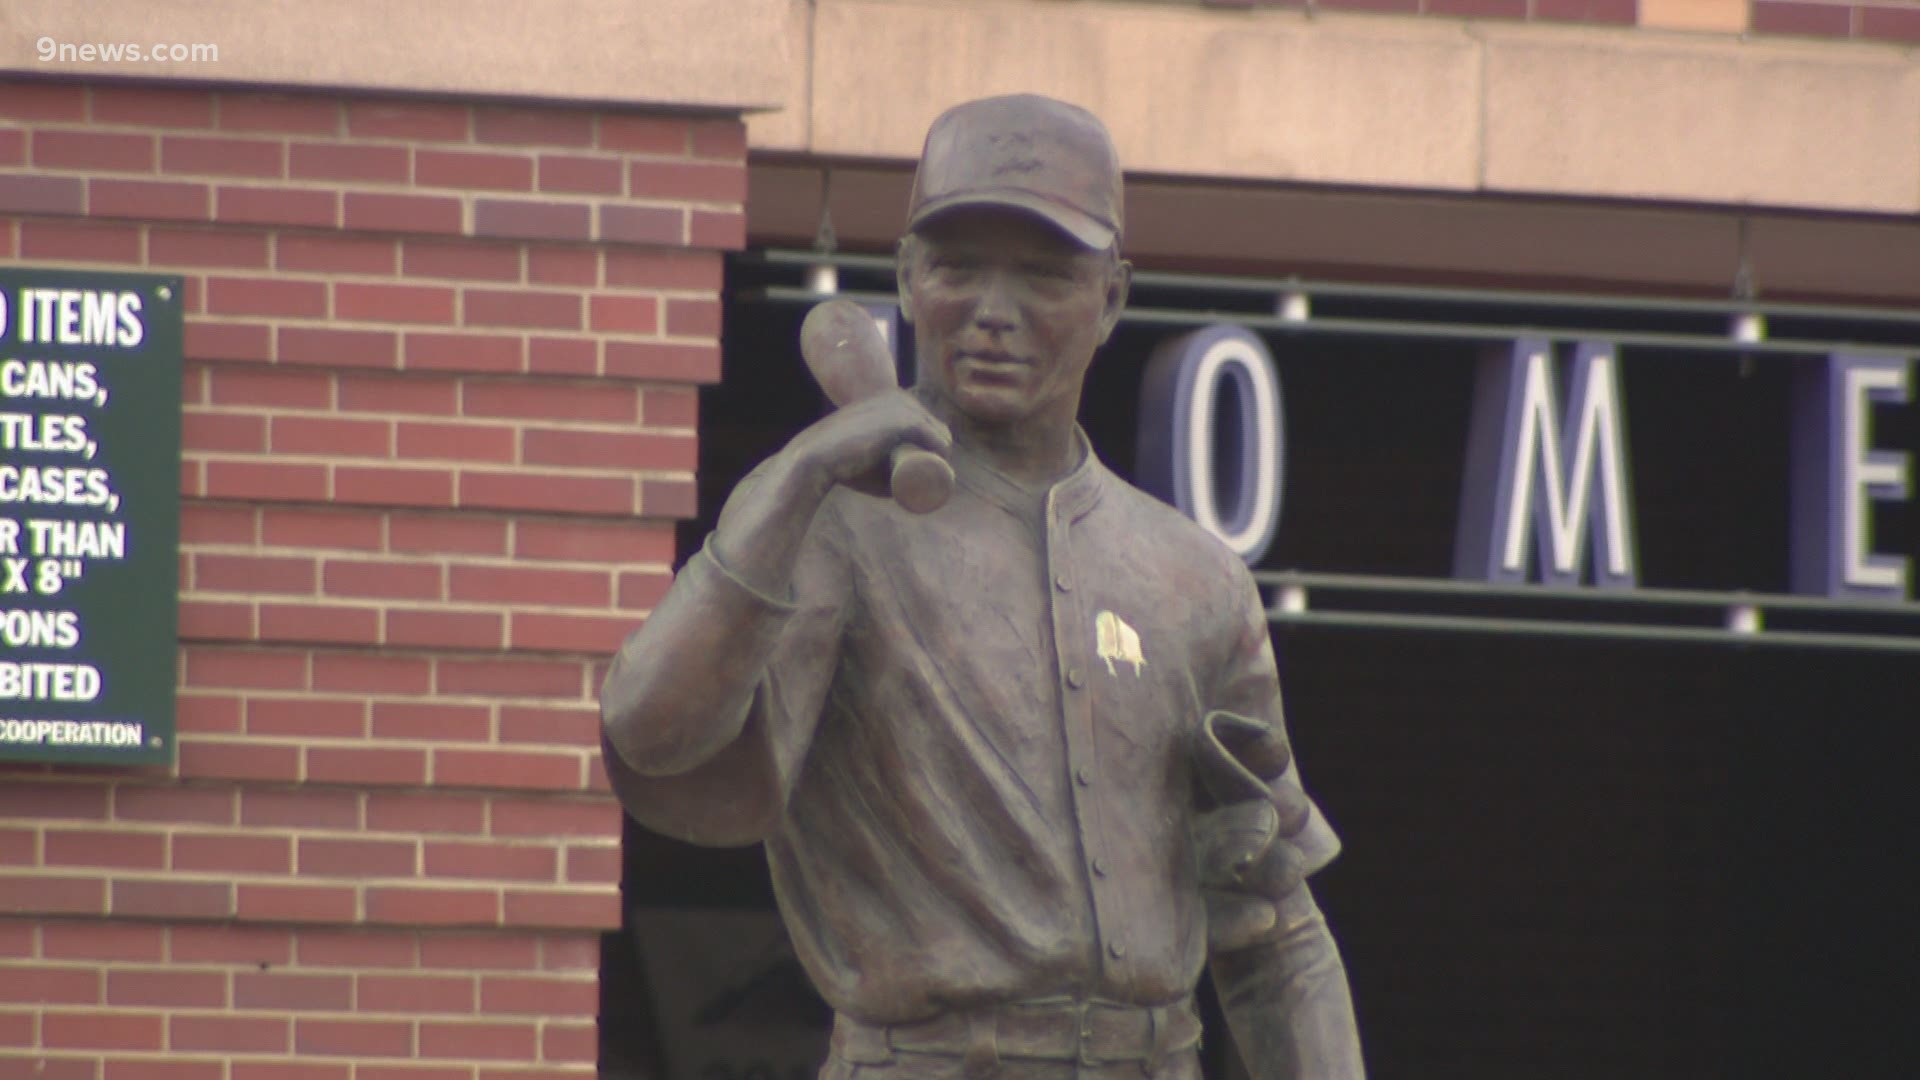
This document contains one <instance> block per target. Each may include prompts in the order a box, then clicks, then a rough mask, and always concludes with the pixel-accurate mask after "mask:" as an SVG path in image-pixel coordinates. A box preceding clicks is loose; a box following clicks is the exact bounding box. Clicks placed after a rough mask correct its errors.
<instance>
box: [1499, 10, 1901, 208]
mask: <svg viewBox="0 0 1920 1080" xmlns="http://www.w3.org/2000/svg"><path fill="white" fill-rule="evenodd" d="M1484 33H1485V35H1486V48H1487V76H1486V78H1487V119H1486V125H1487V126H1486V133H1485V139H1486V171H1485V174H1484V184H1485V186H1486V187H1488V188H1490V189H1496V190H1505V191H1526V192H1554V193H1563V194H1586V195H1598V196H1613V197H1621V198H1635V199H1680V200H1699V201H1706V202H1720V203H1738V204H1761V205H1772V206H1790V207H1818V208H1832V209H1847V210H1856V211H1859V210H1864V211H1873V212H1883V213H1911V212H1912V211H1914V210H1915V209H1917V208H1920V65H1916V64H1915V63H1914V61H1913V60H1912V59H1911V58H1910V57H1909V55H1908V54H1907V53H1906V52H1905V51H1903V50H1898V49H1893V48H1879V47H1873V46H1863V45H1858V44H1845V45H1815V44H1805V43H1786V42H1744V43H1736V42H1722V41H1709V40H1698V41H1689V40H1685V39H1681V38H1675V37H1649V36H1648V35H1645V34H1644V32H1633V31H1628V32H1617V31H1615V32H1604V31H1594V32H1587V33H1568V32H1564V31H1562V32H1546V31H1540V30H1532V29H1523V28H1511V29H1508V28H1493V27H1488V28H1486V29H1485V31H1484ZM1634 33H1639V34H1640V35H1641V37H1640V40H1637V41H1635V42H1634V43H1633V44H1632V46H1631V47H1622V46H1623V42H1622V38H1624V37H1627V36H1629V35H1631V34H1634Z"/></svg>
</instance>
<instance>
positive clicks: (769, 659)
mask: <svg viewBox="0 0 1920 1080" xmlns="http://www.w3.org/2000/svg"><path fill="white" fill-rule="evenodd" d="M902 442H914V443H917V444H919V445H922V446H925V447H928V448H929V449H933V450H935V451H937V452H941V453H944V452H945V451H946V449H947V447H948V445H949V436H948V434H947V432H946V429H945V427H944V425H941V424H940V423H939V422H938V421H937V420H935V419H933V417H931V416H930V415H928V414H927V412H926V410H925V409H924V408H922V407H921V406H920V405H919V403H918V402H916V401H914V400H913V399H912V398H911V397H909V396H908V395H906V394H904V393H897V394H886V395H882V396H880V397H877V398H874V399H871V400H869V401H866V402H862V403H861V404H859V405H856V406H854V407H852V408H848V409H842V410H840V411H838V412H835V413H833V414H831V415H829V416H828V417H826V418H825V419H823V420H821V421H819V422H818V423H815V424H814V425H812V426H811V427H809V428H807V429H806V430H805V431H802V432H801V433H800V434H799V435H797V436H795V437H794V439H793V440H792V441H791V442H789V443H788V444H787V446H786V447H785V448H783V449H782V450H781V451H780V452H779V453H778V454H775V455H774V456H773V457H772V458H769V459H768V460H767V461H766V462H765V463H764V464H763V465H762V466H761V467H760V468H759V469H756V470H755V472H754V474H753V475H752V476H751V477H750V478H749V479H748V480H747V481H744V482H742V483H741V485H740V486H739V487H738V488H736V489H735V491H734V493H733V495H732V496H731V497H730V498H729V499H728V501H727V505H726V508H725V509H724V510H723V511H722V513H721V516H720V521H719V524H718V525H717V527H716V528H715V529H714V532H713V535H712V536H710V537H709V538H708V540H707V544H706V546H705V547H704V548H703V549H702V550H701V551H700V552H699V553H697V554H696V555H694V557H693V558H692V559H691V560H689V561H688V563H687V565H686V566H685V567H683V568H682V569H681V572H680V574H679V575H678V576H677V577H676V578H675V581H674V583H673V585H672V587H671V588H669V589H668V591H667V595H666V596H665V598H663V599H662V600H661V602H660V605H659V606H658V607H656V608H655V609H654V611H653V612H652V614H650V615H649V616H648V618H647V620H646V622H644V623H643V624H642V625H641V626H640V627H639V629H637V630H635V631H634V632H633V633H632V634H631V635H629V636H628V638H627V640H626V641H625V643H624V644H623V645H622V646H621V648H620V650H619V652H618V653H617V654H616V655H615V657H614V660H613V663H612V664H611V666H610V667H609V669H608V672H607V677H606V681H605V683H604V684H603V686H602V687H601V693H600V717H601V733H602V744H603V746H604V748H605V750H606V757H607V761H606V765H607V772H608V776H609V778H610V779H611V780H612V782H613V787H614V790H615V792H616V793H617V794H618V795H619V796H620V799H621V801H622V803H623V804H624V805H625V806H626V807H627V809H628V811H629V812H630V813H632V814H633V815H634V816H635V817H636V818H637V819H639V820H640V821H641V822H643V823H645V824H648V825H649V826H652V827H654V828H657V829H659V830H660V831H663V832H667V833H669V834H671V835H677V836H681V837H683V838H685V839H689V840H694V841H696V842H701V843H746V842H750V841H752V840H755V839H758V838H759V836H760V834H761V833H762V832H764V830H765V829H766V828H767V827H769V826H770V823H771V821H772V820H773V819H774V818H776V817H777V816H778V814H779V809H780V803H781V802H782V801H783V800H784V798H785V788H786V785H787V784H788V782H789V780H790V779H791V777H792V774H793V772H794V770H795V769H796V768H797V767H798V764H799V761H800V759H801V757H802V756H803V755H804V753H805V747H806V744H807V742H808V741H809V740H810V738H811V733H812V725H813V723H814V721H815V720H816V719H817V714H818V708H819V704H820V701H821V699H822V697H823V695H824V693H825V690H826V687H827V685H828V683H829V681H830V678H831V675H832V670H833V665H834V663H835V653H836V650H837V642H838V634H839V627H840V625H841V619H842V616H843V613H844V609H845V600H846V597H847V595H848V593H849V591H850V589H851V584H850V582H849V581H848V579H847V577H846V568H845V561H844V559H843V558H841V554H842V553H841V552H839V551H837V550H835V548H836V545H835V543H834V542H833V541H832V538H831V536H823V535H822V534H823V532H825V533H831V532H832V530H831V529H826V528H824V526H826V525H827V522H826V521H824V520H823V521H822V522H820V525H821V526H823V527H822V528H816V518H822V517H824V515H821V513H820V510H821V507H822V505H823V504H824V503H825V502H826V500H827V497H828V495H829V494H830V493H831V492H832V490H833V489H834V488H835V487H836V486H847V487H852V488H854V489H856V490H861V491H867V492H872V491H876V490H881V491H883V490H884V486H883V485H884V483H885V480H884V477H885V466H886V465H887V462H888V459H889V456H890V454H891V452H892V450H893V448H894V447H895V446H898V445H899V444H900V443H902Z"/></svg>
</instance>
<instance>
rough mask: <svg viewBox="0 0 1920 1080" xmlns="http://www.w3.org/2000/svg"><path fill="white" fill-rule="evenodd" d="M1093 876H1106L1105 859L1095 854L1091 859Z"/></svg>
mask: <svg viewBox="0 0 1920 1080" xmlns="http://www.w3.org/2000/svg"><path fill="white" fill-rule="evenodd" d="M1093 876H1094V877H1106V876H1107V860H1105V859H1102V858H1100V857H1099V856H1097V855H1096V856H1094V859H1093Z"/></svg>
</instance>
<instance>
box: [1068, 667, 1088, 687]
mask: <svg viewBox="0 0 1920 1080" xmlns="http://www.w3.org/2000/svg"><path fill="white" fill-rule="evenodd" d="M1067 685H1068V686H1071V687H1073V688H1074V689H1075V690H1078V689H1080V688H1081V687H1083V686H1085V685H1087V677H1086V676H1085V675H1082V674H1080V669H1079V668H1077V667H1076V668H1068V669H1067Z"/></svg>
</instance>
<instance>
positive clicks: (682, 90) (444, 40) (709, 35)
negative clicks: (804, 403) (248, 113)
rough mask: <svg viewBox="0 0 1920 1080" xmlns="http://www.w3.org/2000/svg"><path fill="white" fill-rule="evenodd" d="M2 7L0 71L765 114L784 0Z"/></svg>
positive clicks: (44, 0)
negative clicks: (72, 56)
mask: <svg viewBox="0 0 1920 1080" xmlns="http://www.w3.org/2000/svg"><path fill="white" fill-rule="evenodd" d="M724 6H725V11H724V15H723V14H722V13H721V12H720V11H719V10H717V5H715V4H714V3H712V2H710V0H644V2H641V0H326V2H325V3H313V2H311V0H87V2H85V3H76V2H74V0H6V2H5V3H4V4H3V5H0V71H19V72H27V73H31V74H36V75H77V76H93V75H106V76H113V77H127V78H132V77H149V78H178V79H192V80H196V81H209V82H237V83H261V84H269V85H280V86H297V87H352V88H356V89H367V90H393V91H413V92H424V93H445V94H463V95H468V94H483V95H500V96H508V97H524V98H534V99H544V100H562V101H563V100H582V101H614V102H624V103H635V104H643V103H653V104H675V105H701V106H710V107H715V108H770V107H774V106H778V105H780V104H781V103H782V98H783V95H784V94H785V93H786V92H787V89H788V82H787V69H788V56H787V49H788V34H787V29H788V28H787V4H786V0H726V3H725V5H724ZM42 39H48V40H51V41H52V42H54V43H56V44H58V43H72V44H75V45H79V44H87V43H96V44H97V43H126V44H139V45H141V46H142V47H143V48H144V47H146V46H148V45H151V44H154V43H166V44H188V45H192V44H209V45H213V46H216V47H217V49H218V56H219V58H218V60H216V61H213V62H201V63H168V62H157V63H156V62H153V61H150V60H147V61H138V62H136V61H129V60H126V59H120V60H94V61H92V62H88V61H80V60H75V61H69V62H60V61H58V60H57V59H56V60H54V61H52V62H44V61H42V60H40V59H39V49H38V44H39V42H40V41H41V40H42Z"/></svg>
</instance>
